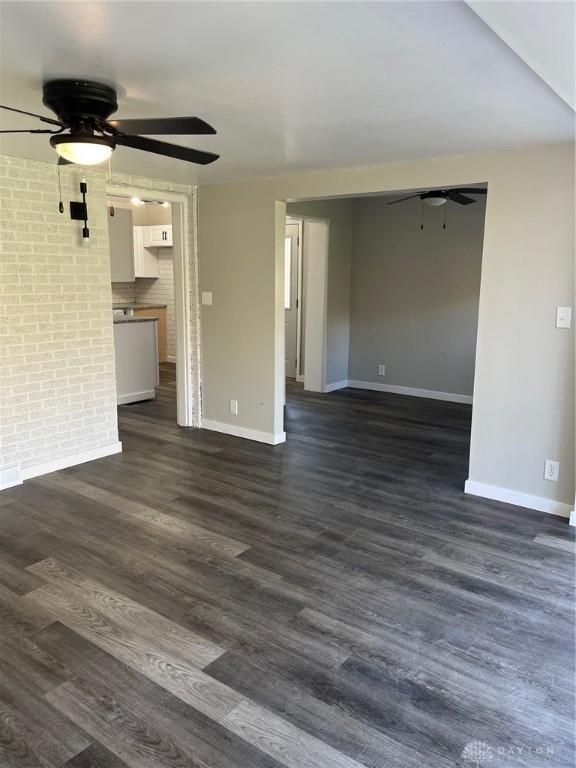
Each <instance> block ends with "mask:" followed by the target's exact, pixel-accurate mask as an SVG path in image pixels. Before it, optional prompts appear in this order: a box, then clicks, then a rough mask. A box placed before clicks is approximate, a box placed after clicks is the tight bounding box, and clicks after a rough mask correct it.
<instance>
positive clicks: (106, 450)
mask: <svg viewBox="0 0 576 768" xmlns="http://www.w3.org/2000/svg"><path fill="white" fill-rule="evenodd" d="M115 453H122V443H121V442H116V443H111V444H110V445H103V446H101V447H100V448H93V449H92V450H91V451H84V452H83V453H73V454H72V455H71V456H63V457H62V458H61V459H54V461H47V462H45V463H44V464H36V465H34V466H32V467H24V468H23V469H20V470H17V469H16V470H15V468H12V470H13V471H14V470H15V471H16V472H17V473H18V475H19V482H14V483H12V485H20V484H21V483H22V481H23V480H30V479H31V478H33V477H39V476H40V475H47V474H49V473H50V472H57V471H58V470H59V469H67V468H68V467H74V466H76V465H77V464H85V463H86V462H87V461H95V460H96V459H103V458H104V457H105V456H112V455H114V454H115ZM5 471H6V470H2V472H0V477H2V475H3V473H4V472H5ZM8 471H10V470H8ZM10 487H11V486H10V485H8V486H3V485H0V489H3V488H10Z"/></svg>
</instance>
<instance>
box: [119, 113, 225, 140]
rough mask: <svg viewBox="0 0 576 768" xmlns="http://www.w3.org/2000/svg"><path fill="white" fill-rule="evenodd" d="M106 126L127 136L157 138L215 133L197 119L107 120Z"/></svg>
mask: <svg viewBox="0 0 576 768" xmlns="http://www.w3.org/2000/svg"><path fill="white" fill-rule="evenodd" d="M106 125H110V126H112V128H114V130H116V131H119V132H120V133H125V134H127V135H128V136H135V135H137V134H138V135H140V134H145V135H149V134H152V135H158V136H168V135H172V136H201V135H205V134H210V133H216V131H215V130H214V128H212V126H211V125H208V123H206V122H205V121H204V120H201V119H200V118H199V117H159V118H150V119H149V120H147V119H142V120H108V122H107V123H106Z"/></svg>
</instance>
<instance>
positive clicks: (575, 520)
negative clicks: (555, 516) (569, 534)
mask: <svg viewBox="0 0 576 768" xmlns="http://www.w3.org/2000/svg"><path fill="white" fill-rule="evenodd" d="M570 525H576V509H573V510H572V511H571V512H570Z"/></svg>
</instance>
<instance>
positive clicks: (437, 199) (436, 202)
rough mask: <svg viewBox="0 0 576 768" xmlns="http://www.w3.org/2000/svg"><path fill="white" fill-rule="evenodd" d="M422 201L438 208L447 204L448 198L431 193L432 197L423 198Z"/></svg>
mask: <svg viewBox="0 0 576 768" xmlns="http://www.w3.org/2000/svg"><path fill="white" fill-rule="evenodd" d="M422 202H424V203H425V204H426V205H429V206H430V208H437V207H438V206H440V205H446V203H447V202H448V199H447V198H446V197H441V196H440V195H438V196H435V195H431V196H430V197H424V198H422Z"/></svg>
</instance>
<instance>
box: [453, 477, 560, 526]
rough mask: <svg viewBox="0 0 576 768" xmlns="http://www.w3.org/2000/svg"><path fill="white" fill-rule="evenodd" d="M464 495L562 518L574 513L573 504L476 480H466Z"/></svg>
mask: <svg viewBox="0 0 576 768" xmlns="http://www.w3.org/2000/svg"><path fill="white" fill-rule="evenodd" d="M464 493H469V494H470V495H471V496H482V497H483V498H485V499H494V501H503V502H505V503H506V504H514V505H515V506H517V507H526V508H528V509H536V510H538V511H539V512H546V513H547V514H549V515H559V516H560V517H570V513H571V512H572V505H571V504H564V503H563V502H561V501H554V500H553V499H545V498H543V497H542V496H531V495H530V494H528V493H521V492H520V491H512V490H510V489H509V488H499V487H498V486H497V485H487V484H486V483H477V482H476V481H474V480H466V483H465V484H464Z"/></svg>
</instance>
